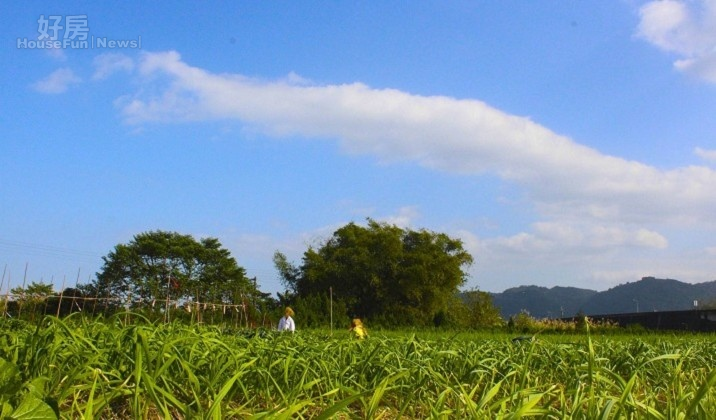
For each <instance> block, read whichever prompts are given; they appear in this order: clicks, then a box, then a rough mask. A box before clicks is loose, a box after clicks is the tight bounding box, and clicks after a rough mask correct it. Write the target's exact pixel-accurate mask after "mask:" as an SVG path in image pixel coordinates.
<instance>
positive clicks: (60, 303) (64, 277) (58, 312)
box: [55, 275, 67, 318]
mask: <svg viewBox="0 0 716 420" xmlns="http://www.w3.org/2000/svg"><path fill="white" fill-rule="evenodd" d="M66 279H67V276H65V275H63V276H62V290H61V291H60V302H59V303H58V304H57V315H55V316H56V317H58V318H59V317H60V309H61V308H62V296H64V294H65V280H66Z"/></svg>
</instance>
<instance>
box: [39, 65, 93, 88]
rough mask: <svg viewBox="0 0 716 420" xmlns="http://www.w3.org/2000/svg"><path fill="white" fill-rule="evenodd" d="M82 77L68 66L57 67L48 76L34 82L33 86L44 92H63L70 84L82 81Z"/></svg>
mask: <svg viewBox="0 0 716 420" xmlns="http://www.w3.org/2000/svg"><path fill="white" fill-rule="evenodd" d="M81 81H82V79H80V78H79V77H77V76H76V75H75V73H74V72H73V71H72V70H71V69H68V68H61V69H57V70H55V71H54V72H52V73H51V74H50V75H49V76H47V77H46V78H44V79H42V80H39V81H37V82H35V83H33V84H32V88H33V89H35V90H36V91H38V92H42V93H51V94H55V93H63V92H65V91H67V89H68V88H69V86H70V85H73V84H76V83H79V82H81Z"/></svg>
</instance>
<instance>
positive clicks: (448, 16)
mask: <svg viewBox="0 0 716 420" xmlns="http://www.w3.org/2000/svg"><path fill="white" fill-rule="evenodd" d="M0 11H2V13H3V15H4V16H6V17H11V18H9V19H6V23H5V24H4V25H3V26H2V28H0V32H2V34H3V37H2V39H3V46H2V48H1V49H0V60H2V63H3V66H2V68H1V69H0V78H1V81H2V86H3V92H2V101H1V102H0V111H1V112H0V121H1V124H0V134H1V135H2V141H1V142H0V168H1V169H2V172H0V197H2V201H3V205H2V206H0V264H1V265H2V266H3V271H4V275H3V284H2V285H0V293H5V291H6V289H7V287H8V282H9V283H10V287H17V286H18V285H19V284H20V282H22V280H23V278H25V277H26V278H27V281H28V282H30V281H43V282H45V283H47V282H53V283H54V284H55V285H56V290H59V289H60V287H61V285H62V284H64V285H65V286H66V287H70V286H72V285H73V284H74V283H76V282H78V281H79V282H80V283H86V282H88V281H91V279H93V278H94V273H96V272H97V271H99V270H100V269H101V267H102V257H103V256H106V255H107V254H108V253H109V252H110V251H112V250H113V248H114V246H115V245H117V244H120V243H128V242H130V241H131V240H132V238H133V236H134V235H136V234H138V233H141V232H146V231H150V230H166V231H175V232H179V233H182V234H190V235H192V236H194V237H195V238H197V239H199V238H203V237H215V238H218V239H219V241H220V242H221V243H222V245H223V246H224V247H225V248H227V249H229V250H230V251H231V253H232V256H233V257H234V258H236V260H237V262H238V264H239V265H240V266H242V267H244V268H245V269H246V271H247V274H248V275H249V276H250V277H256V278H257V281H258V285H259V287H260V289H261V290H263V291H266V292H271V293H275V292H277V291H281V290H282V287H281V284H280V282H279V277H278V273H277V272H276V270H275V269H274V267H273V264H272V256H273V253H274V252H275V251H277V250H278V251H281V252H283V253H284V254H286V255H287V256H288V257H289V259H290V260H292V261H294V262H295V263H297V264H300V261H301V256H302V255H303V252H304V251H305V250H306V249H307V247H309V246H314V247H315V246H320V243H321V241H322V240H325V239H327V238H328V237H329V236H330V235H331V234H332V232H333V231H335V230H336V229H337V228H339V227H341V226H343V225H345V224H346V223H349V222H356V223H360V224H363V223H365V221H366V219H367V218H372V219H375V220H378V221H382V222H386V223H391V224H396V225H398V226H401V227H405V228H410V229H428V230H432V231H436V232H444V233H447V234H448V235H450V236H452V237H456V238H460V239H461V240H462V241H463V243H464V246H465V248H466V249H467V250H468V251H469V252H470V253H471V254H472V255H473V257H474V259H475V263H474V265H473V266H472V267H470V268H469V273H470V278H469V280H468V282H467V283H466V284H465V288H479V289H480V290H485V291H489V292H501V291H503V290H505V289H507V288H510V287H516V286H519V285H538V286H545V287H553V286H572V287H580V288H588V289H593V290H599V291H601V290H606V289H608V288H611V287H614V286H616V285H618V284H623V283H626V282H631V281H636V280H639V279H640V278H642V277H645V276H654V277H657V278H673V279H678V280H681V281H685V282H689V283H698V282H704V281H711V280H716V235H715V233H716V218H714V215H715V214H716V118H714V113H715V111H716V0H694V1H672V0H665V1H629V0H621V1H609V2H605V1H597V0H590V1H575V0H572V1H559V2H557V1H542V0H540V1H531V2H524V1H501V2H476V1H452V2H437V1H434V2H433V1H431V2H377V3H371V2H327V1H325V2H323V1H322V2H311V3H308V2H290V1H278V2H248V1H241V2H215V1H209V2H200V3H199V2H189V1H178V2H173V3H171V6H170V5H169V3H164V2H136V1H127V2H116V3H113V4H108V3H105V2H100V3H91V4H88V3H83V2H76V1H67V2H62V4H61V5H60V4H56V5H52V6H48V5H47V4H46V2H37V1H27V2H3V3H2V5H0ZM73 37H74V39H71V38H73ZM85 38H86V39H85ZM83 40H86V41H87V42H86V44H83V43H82V42H81V41H83ZM50 41H52V42H50ZM111 45H114V48H111V47H110V46H111ZM48 46H49V47H50V48H40V47H48ZM26 268H27V274H25V269H26Z"/></svg>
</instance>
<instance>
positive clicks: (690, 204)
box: [119, 51, 716, 225]
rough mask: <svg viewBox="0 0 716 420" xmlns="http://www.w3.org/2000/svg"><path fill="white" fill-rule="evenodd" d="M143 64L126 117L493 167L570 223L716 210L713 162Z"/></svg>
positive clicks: (512, 120) (411, 104)
mask: <svg viewBox="0 0 716 420" xmlns="http://www.w3.org/2000/svg"><path fill="white" fill-rule="evenodd" d="M138 69H139V72H140V74H142V75H143V77H145V80H146V83H151V84H152V89H142V90H141V91H140V92H139V93H137V94H136V95H134V96H130V97H125V98H123V99H122V100H121V101H119V105H120V107H121V112H122V113H123V115H124V118H125V119H126V121H127V122H128V123H131V124H142V123H147V122H154V121H163V122H171V121H187V120H212V119H213V120H218V119H235V120H239V121H242V122H243V123H244V124H247V125H249V126H251V127H252V128H254V129H257V130H259V131H263V132H265V133H267V134H270V135H274V136H294V135H297V136H304V137H311V138H328V139H336V140H337V141H339V142H340V144H341V145H342V147H343V149H344V150H346V151H348V152H349V153H361V154H370V155H373V156H376V157H378V158H379V159H382V160H385V161H395V160H411V161H414V162H417V163H419V164H420V165H423V166H425V167H428V168H431V169H435V170H440V171H447V172H453V173H460V174H470V175H479V174H486V173H489V174H496V175H497V176H499V177H501V178H502V179H504V180H506V181H510V182H513V183H517V184H519V185H522V186H523V187H524V188H525V190H526V191H527V193H528V194H529V198H530V199H531V200H532V201H533V202H534V203H535V206H536V207H537V209H538V211H539V212H540V213H541V214H542V215H543V216H544V217H547V218H559V219H562V220H566V221H570V220H585V219H590V220H593V221H596V222H599V223H602V224H607V223H610V222H619V223H641V224H647V223H652V222H659V223H671V224H692V225H693V224H700V223H706V224H709V225H711V224H712V223H713V217H712V215H713V214H714V213H716V189H714V188H713V186H714V185H716V172H715V171H713V170H711V169H709V168H707V167H702V166H689V167H683V168H676V169H673V170H668V171H662V170H659V169H657V168H655V167H652V166H649V165H647V164H644V163H640V162H635V161H629V160H625V159H622V158H619V157H615V156H609V155H605V154H602V153H600V152H599V151H597V150H595V149H592V148H589V147H586V146H584V145H580V144H578V143H576V142H575V141H573V140H572V139H569V138H567V137H565V136H562V135H559V134H557V133H555V132H553V131H551V130H549V129H548V128H545V127H543V126H541V125H539V124H537V123H535V122H533V121H531V120H530V119H528V118H525V117H520V116H515V115H510V114H507V113H505V112H503V111H501V110H498V109H496V108H494V107H491V106H489V105H488V104H486V103H484V102H481V101H478V100H470V99H455V98H450V97H444V96H419V95H412V94H409V93H406V92H401V91H398V90H395V89H373V88H370V87H369V86H366V85H364V84H361V83H351V84H342V85H313V84H308V85H307V84H306V83H305V81H304V79H300V83H293V82H292V81H291V80H295V79H296V77H295V76H294V77H291V78H289V79H288V80H279V81H266V80H258V79H252V78H247V77H244V76H241V75H236V74H212V73H210V72H208V71H206V70H203V69H200V68H196V67H192V66H190V65H188V64H187V63H185V62H184V61H182V59H181V57H180V56H179V54H178V53H176V52H173V51H172V52H164V53H148V54H144V55H143V56H142V58H141V59H140V61H139V63H138ZM147 92H152V94H148V93H147Z"/></svg>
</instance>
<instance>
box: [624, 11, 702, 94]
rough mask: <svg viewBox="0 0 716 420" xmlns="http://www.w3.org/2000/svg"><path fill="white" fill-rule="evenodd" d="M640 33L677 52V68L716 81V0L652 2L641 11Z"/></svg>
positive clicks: (647, 38)
mask: <svg viewBox="0 0 716 420" xmlns="http://www.w3.org/2000/svg"><path fill="white" fill-rule="evenodd" d="M639 15H640V22H639V27H638V29H637V34H638V35H639V36H640V37H642V38H644V39H645V40H647V41H648V42H650V43H652V44H654V45H656V46H657V47H659V48H661V49H663V50H665V51H668V52H672V53H675V54H677V55H678V56H680V57H681V58H679V59H678V60H676V61H675V62H674V66H675V67H676V69H677V70H679V71H682V72H684V73H688V74H692V75H694V76H696V77H699V78H701V79H703V80H706V81H709V82H711V83H716V1H714V0H700V1H691V2H686V1H676V0H660V1H651V2H649V3H647V4H645V5H644V6H642V7H641V9H640V10H639Z"/></svg>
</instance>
